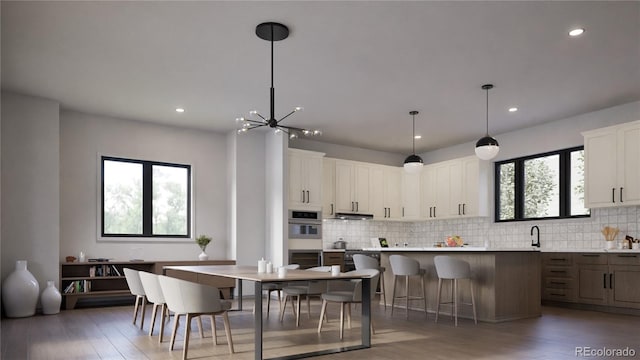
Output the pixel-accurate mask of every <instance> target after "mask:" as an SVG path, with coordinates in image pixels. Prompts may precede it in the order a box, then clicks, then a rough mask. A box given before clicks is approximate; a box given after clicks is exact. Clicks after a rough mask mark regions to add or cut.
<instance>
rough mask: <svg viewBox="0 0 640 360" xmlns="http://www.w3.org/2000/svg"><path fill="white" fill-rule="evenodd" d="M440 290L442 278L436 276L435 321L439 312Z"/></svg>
mask: <svg viewBox="0 0 640 360" xmlns="http://www.w3.org/2000/svg"><path fill="white" fill-rule="evenodd" d="M441 292H442V279H440V278H438V294H437V295H436V299H437V301H436V323H437V322H438V315H439V314H440V295H441Z"/></svg>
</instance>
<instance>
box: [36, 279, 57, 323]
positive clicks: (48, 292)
mask: <svg viewBox="0 0 640 360" xmlns="http://www.w3.org/2000/svg"><path fill="white" fill-rule="evenodd" d="M40 302H41V303H42V313H43V314H45V315H52V314H57V313H59V312H60V303H62V295H61V294H60V291H58V289H57V288H56V286H55V285H54V282H53V281H52V280H49V281H47V288H46V289H44V291H43V292H42V295H40Z"/></svg>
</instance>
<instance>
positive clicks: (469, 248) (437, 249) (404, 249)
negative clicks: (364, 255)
mask: <svg viewBox="0 0 640 360" xmlns="http://www.w3.org/2000/svg"><path fill="white" fill-rule="evenodd" d="M362 250H365V251H380V252H420V251H423V252H432V251H433V252H449V251H460V252H474V251H475V252H497V251H507V252H539V251H540V249H538V248H516V249H510V248H486V247H484V246H461V247H389V248H364V249H362Z"/></svg>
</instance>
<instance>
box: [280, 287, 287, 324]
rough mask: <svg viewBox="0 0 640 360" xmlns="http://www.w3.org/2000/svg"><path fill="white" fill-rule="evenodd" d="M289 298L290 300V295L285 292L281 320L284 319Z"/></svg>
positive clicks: (281, 306)
mask: <svg viewBox="0 0 640 360" xmlns="http://www.w3.org/2000/svg"><path fill="white" fill-rule="evenodd" d="M287 300H289V295H287V294H284V301H283V303H282V304H281V305H280V322H282V320H283V319H284V312H285V310H287Z"/></svg>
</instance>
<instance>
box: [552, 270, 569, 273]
mask: <svg viewBox="0 0 640 360" xmlns="http://www.w3.org/2000/svg"><path fill="white" fill-rule="evenodd" d="M549 272H550V273H554V274H564V273H566V272H567V271H566V270H551V271H549Z"/></svg>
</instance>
